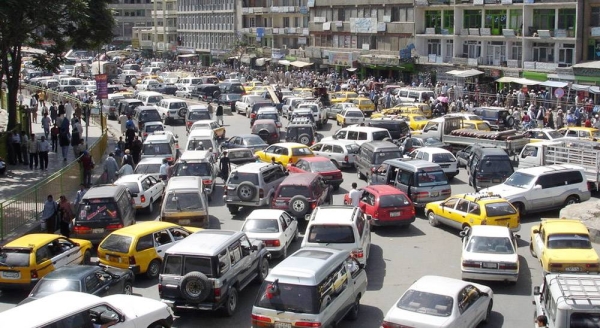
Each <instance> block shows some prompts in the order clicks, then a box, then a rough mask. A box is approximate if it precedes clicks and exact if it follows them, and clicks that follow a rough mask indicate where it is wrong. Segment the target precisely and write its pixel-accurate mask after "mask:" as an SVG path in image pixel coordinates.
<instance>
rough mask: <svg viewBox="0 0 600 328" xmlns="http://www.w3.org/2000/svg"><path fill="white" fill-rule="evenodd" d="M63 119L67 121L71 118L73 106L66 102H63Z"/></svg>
mask: <svg viewBox="0 0 600 328" xmlns="http://www.w3.org/2000/svg"><path fill="white" fill-rule="evenodd" d="M65 117H66V118H67V119H69V120H70V119H72V118H73V106H72V105H71V103H70V102H68V101H67V102H65Z"/></svg>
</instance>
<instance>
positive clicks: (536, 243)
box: [533, 224, 546, 258]
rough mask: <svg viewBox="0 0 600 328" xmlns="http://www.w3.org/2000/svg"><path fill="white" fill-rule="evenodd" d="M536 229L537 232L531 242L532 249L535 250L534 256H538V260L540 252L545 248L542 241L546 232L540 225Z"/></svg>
mask: <svg viewBox="0 0 600 328" xmlns="http://www.w3.org/2000/svg"><path fill="white" fill-rule="evenodd" d="M538 229H539V231H538V233H537V234H535V239H534V240H533V247H534V249H535V254H536V255H537V256H538V258H541V257H542V250H543V249H544V248H545V245H544V242H545V240H544V239H546V232H545V231H544V228H543V227H542V225H541V224H540V226H539V228H538Z"/></svg>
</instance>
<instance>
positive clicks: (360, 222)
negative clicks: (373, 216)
mask: <svg viewBox="0 0 600 328" xmlns="http://www.w3.org/2000/svg"><path fill="white" fill-rule="evenodd" d="M365 223H366V222H365V216H364V214H363V213H360V215H359V216H358V218H356V230H358V236H359V238H361V239H362V237H363V233H364V230H365V225H366V224H365Z"/></svg>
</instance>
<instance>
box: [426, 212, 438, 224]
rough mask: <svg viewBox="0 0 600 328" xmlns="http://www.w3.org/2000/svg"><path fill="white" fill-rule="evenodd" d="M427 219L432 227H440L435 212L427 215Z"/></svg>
mask: <svg viewBox="0 0 600 328" xmlns="http://www.w3.org/2000/svg"><path fill="white" fill-rule="evenodd" d="M427 219H428V220H429V224H430V225H431V226H432V227H437V226H438V225H439V223H438V221H437V219H436V218H435V214H434V213H433V211H429V212H428V213H427Z"/></svg>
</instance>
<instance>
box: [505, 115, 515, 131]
mask: <svg viewBox="0 0 600 328" xmlns="http://www.w3.org/2000/svg"><path fill="white" fill-rule="evenodd" d="M504 125H506V127H507V128H512V127H513V126H514V125H515V118H514V117H512V116H509V117H507V118H506V119H505V120H504Z"/></svg>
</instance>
